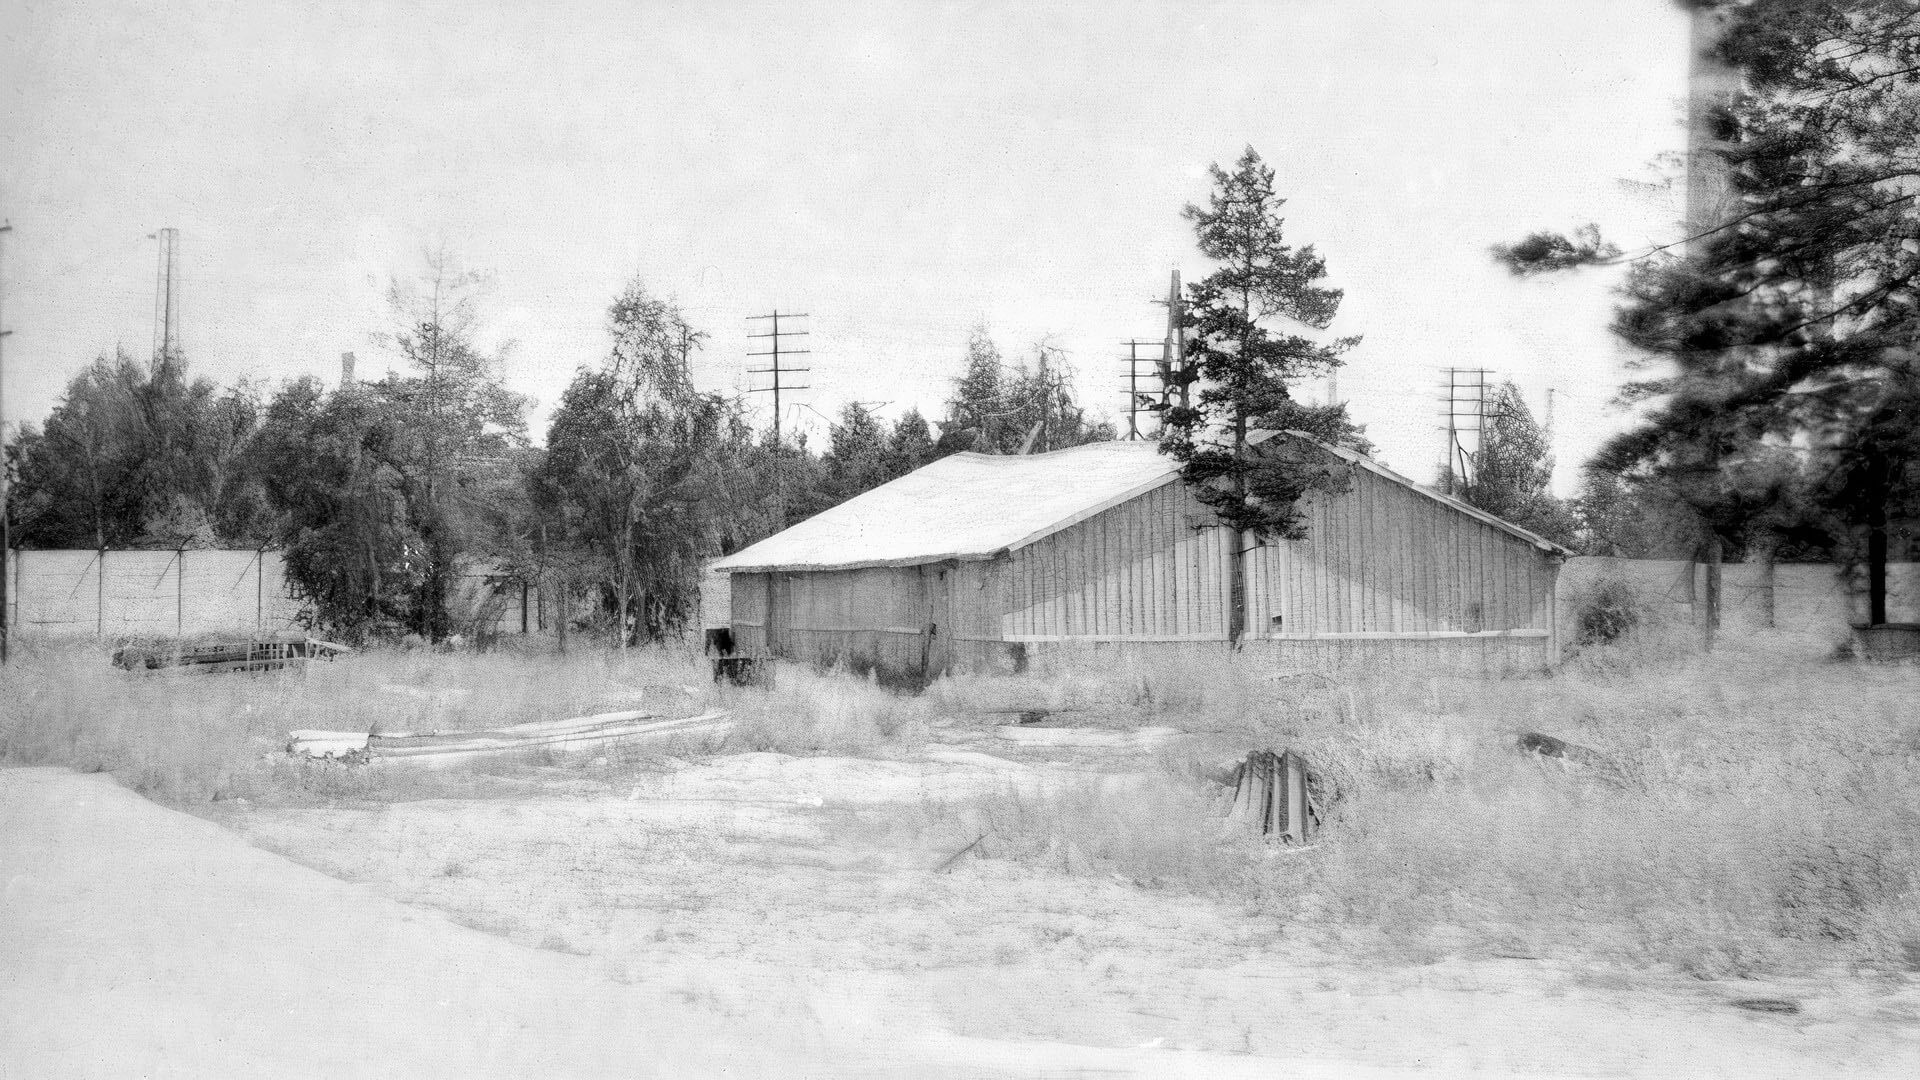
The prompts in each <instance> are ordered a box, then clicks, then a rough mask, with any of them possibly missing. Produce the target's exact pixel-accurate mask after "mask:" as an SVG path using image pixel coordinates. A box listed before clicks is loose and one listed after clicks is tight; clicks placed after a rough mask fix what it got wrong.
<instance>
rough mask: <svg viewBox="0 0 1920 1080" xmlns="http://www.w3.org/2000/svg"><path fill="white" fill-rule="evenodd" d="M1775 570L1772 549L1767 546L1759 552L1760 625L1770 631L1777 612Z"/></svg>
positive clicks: (1776, 578) (1776, 579) (1770, 546)
mask: <svg viewBox="0 0 1920 1080" xmlns="http://www.w3.org/2000/svg"><path fill="white" fill-rule="evenodd" d="M1777 573H1778V571H1777V569H1776V567H1775V564H1774V558H1773V547H1772V545H1768V546H1767V547H1765V548H1763V549H1761V551H1760V623H1761V625H1762V626H1765V627H1766V628H1767V629H1769V630H1772V629H1773V628H1774V626H1775V622H1774V620H1775V618H1776V614H1777V610H1778V605H1777V598H1776V596H1775V594H1774V589H1775V588H1776V586H1777V584H1778V577H1777Z"/></svg>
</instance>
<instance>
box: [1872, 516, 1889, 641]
mask: <svg viewBox="0 0 1920 1080" xmlns="http://www.w3.org/2000/svg"><path fill="white" fill-rule="evenodd" d="M1886 621H1887V504H1886V501H1885V500H1884V499H1882V498H1880V497H1879V495H1878V494H1877V493H1876V494H1875V496H1874V497H1873V501H1872V503H1871V504H1870V505H1869V507H1868V509H1867V625H1869V626H1879V625H1881V624H1882V623H1885V622H1886Z"/></svg>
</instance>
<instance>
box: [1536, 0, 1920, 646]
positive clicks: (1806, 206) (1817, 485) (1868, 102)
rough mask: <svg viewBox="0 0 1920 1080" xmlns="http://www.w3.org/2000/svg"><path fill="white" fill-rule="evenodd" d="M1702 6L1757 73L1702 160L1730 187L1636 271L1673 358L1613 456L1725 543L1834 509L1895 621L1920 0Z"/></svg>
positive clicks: (1919, 487) (1630, 301) (1652, 359)
mask: <svg viewBox="0 0 1920 1080" xmlns="http://www.w3.org/2000/svg"><path fill="white" fill-rule="evenodd" d="M1688 6H1690V7H1694V8H1705V9H1708V10H1707V11H1706V12H1704V13H1696V18H1697V19H1700V18H1704V19H1710V20H1713V21H1715V22H1717V26H1718V44H1717V45H1716V46H1715V55H1714V57H1713V58H1712V59H1714V60H1716V61H1717V62H1718V63H1720V64H1723V65H1725V66H1726V67H1727V68H1729V69H1731V70H1733V71H1736V72H1738V73H1739V74H1740V75H1741V77H1742V80H1743V83H1744V86H1743V89H1741V90H1740V91H1739V92H1738V93H1736V94H1733V95H1732V96H1731V97H1729V98H1728V99H1727V100H1725V101H1722V102H1719V103H1717V105H1716V106H1715V107H1714V108H1713V109H1711V110H1709V111H1710V113H1711V115H1709V116H1708V117H1707V121H1708V122H1709V123H1710V124H1711V126H1712V127H1713V129H1714V131H1713V134H1714V135H1715V136H1716V138H1714V139H1712V140H1710V141H1705V142H1703V144H1702V145H1701V146H1699V147H1698V148H1697V152H1696V154H1695V158H1694V160H1693V162H1692V166H1691V167H1692V170H1693V173H1694V175H1695V176H1696V177H1698V176H1699V175H1701V174H1702V173H1703V171H1704V170H1706V169H1709V168H1710V169H1712V170H1713V171H1714V172H1715V174H1716V175H1719V176H1723V177H1724V179H1725V182H1726V184H1727V185H1728V186H1729V188H1730V198H1728V199H1727V200H1725V202H1726V203H1727V205H1726V206H1725V207H1724V209H1721V208H1719V207H1716V208H1715V210H1714V212H1713V213H1712V214H1703V213H1696V214H1694V215H1693V218H1694V220H1693V221H1692V222H1691V223H1690V224H1691V225H1692V227H1693V229H1692V232H1691V233H1690V234H1689V235H1688V236H1687V237H1686V239H1685V241H1684V251H1683V252H1682V253H1680V254H1675V253H1673V252H1672V251H1671V249H1660V250H1657V251H1655V252H1654V253H1652V254H1650V255H1647V256H1644V257H1642V258H1640V259H1638V260H1636V262H1635V264H1634V266H1633V268H1632V270H1631V271H1630V275H1629V279H1628V283H1627V287H1626V294H1627V300H1626V303H1625V304H1624V306H1623V307H1622V308H1621V310H1620V311H1619V313H1618V315H1617V317H1616V319H1615V322H1614V329H1615V331H1616V333H1618V334H1619V335H1620V336H1621V337H1622V338H1623V339H1624V340H1626V341H1627V342H1628V343H1629V344H1631V345H1633V346H1635V347H1636V348H1637V349H1639V350H1641V351H1642V354H1643V355H1644V356H1645V357H1646V362H1647V364H1648V365H1649V366H1650V367H1651V368H1652V369H1653V371H1652V377H1650V378H1647V379H1644V380H1642V381H1640V382H1638V383H1636V384H1634V385H1631V386H1629V387H1628V388H1627V391H1626V395H1625V396H1626V397H1627V398H1629V399H1630V400H1635V401H1641V402H1646V403H1648V404H1649V405H1650V406H1651V407H1650V408H1649V409H1648V410H1647V411H1646V413H1645V414H1644V419H1643V421H1642V422H1641V423H1640V424H1639V425H1637V426H1636V427H1635V428H1634V429H1633V430H1631V431H1629V432H1627V433H1625V434H1623V435H1621V436H1619V437H1618V438H1615V439H1613V440H1611V441H1610V442H1609V443H1608V444H1607V445H1606V446H1604V447H1603V448H1602V450H1601V452H1600V453H1599V454H1598V455H1597V456H1596V458H1595V465H1596V466H1597V467H1599V468H1600V469H1602V470H1603V471H1606V472H1612V473H1624V474H1627V475H1630V476H1635V477H1640V478H1645V479H1649V480H1655V481H1658V483H1659V485H1660V487H1661V488H1662V489H1663V490H1666V491H1670V492H1672V493H1674V495H1675V497H1677V498H1679V499H1680V500H1682V501H1683V502H1684V503H1686V504H1687V505H1689V506H1690V507H1692V508H1693V510H1694V511H1695V515H1696V518H1697V520H1698V521H1699V522H1700V523H1701V525H1700V527H1701V530H1702V534H1703V535H1704V537H1705V538H1706V540H1707V542H1708V544H1709V546H1710V547H1711V549H1712V551H1713V552H1715V553H1717V552H1718V551H1719V550H1720V549H1721V548H1722V546H1723V545H1724V546H1729V547H1731V546H1738V545H1740V544H1742V543H1746V542H1749V541H1750V540H1751V539H1752V538H1753V534H1754V533H1755V531H1756V530H1762V531H1771V532H1774V533H1778V532H1779V531H1780V530H1781V529H1782V528H1801V529H1806V528H1817V527H1818V526H1817V525H1816V523H1815V520H1814V519H1815V518H1817V517H1818V516H1819V515H1820V514H1822V513H1824V514H1825V515H1828V516H1830V518H1831V519H1832V520H1833V521H1835V522H1837V523H1838V529H1839V532H1840V534H1841V537H1840V539H1841V541H1842V543H1843V545H1845V546H1848V547H1850V548H1851V549H1852V551H1853V553H1854V554H1856V555H1860V556H1863V557H1864V558H1865V560H1866V561H1867V562H1868V564H1869V567H1870V577H1871V578H1872V580H1873V584H1872V586H1871V587H1870V592H1871V594H1872V600H1871V601H1870V602H1871V604H1872V607H1873V610H1872V612H1871V614H1870V617H1871V618H1875V619H1880V618H1884V596H1885V578H1884V565H1885V562H1886V557H1887V548H1888V542H1887V537H1888V532H1889V524H1890V521H1891V519H1892V518H1894V517H1895V516H1896V515H1898V514H1901V513H1914V512H1915V511H1916V510H1917V509H1920V435H1916V432H1917V431H1920V367H1917V366H1916V360H1915V356H1916V351H1915V342H1916V341H1917V340H1920V240H1917V239H1916V238H1920V203H1916V198H1917V197H1920V189H1917V188H1916V185H1915V178H1916V177H1920V76H1916V74H1915V73H1916V71H1920V8H1916V7H1915V5H1914V4H1913V3H1911V2H1910V0H1744V2H1730V0H1728V2H1715V0H1705V2H1703V0H1693V2H1691V3H1689V4H1688ZM1535 246H1536V247H1539V245H1535ZM1569 246H1571V247H1577V246H1578V245H1569ZM1549 248H1554V246H1553V245H1548V246H1547V247H1541V248H1540V250H1548V249H1549ZM1555 250H1558V248H1555ZM1589 254H1590V255H1591V256H1592V257H1603V256H1604V253H1603V252H1594V253H1589ZM1509 261H1510V262H1511V260H1509ZM1563 261H1565V260H1563ZM1571 261H1573V262H1581V261H1591V260H1590V259H1582V258H1578V257H1576V258H1573V259H1572V260H1571ZM1783 452H1784V453H1786V454H1788V455H1790V456H1791V460H1789V459H1787V458H1783V457H1782V456H1781V455H1782V454H1783ZM1796 506H1797V507H1798V508H1799V510H1800V511H1801V516H1802V518H1803V520H1802V522H1801V523H1800V524H1799V525H1798V526H1795V525H1792V524H1791V523H1785V522H1783V520H1782V515H1783V514H1786V513H1788V512H1789V511H1790V510H1791V509H1792V508H1794V507H1796Z"/></svg>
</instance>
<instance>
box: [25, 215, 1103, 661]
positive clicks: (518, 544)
mask: <svg viewBox="0 0 1920 1080" xmlns="http://www.w3.org/2000/svg"><path fill="white" fill-rule="evenodd" d="M486 286H487V280H486V278H485V277H484V276H482V275H479V274H475V273H472V272H468V271H465V270H462V269H461V268H460V267H459V266H458V265H457V263H456V262H455V260H454V259H452V258H451V257H450V256H448V255H447V254H446V253H444V252H430V253H429V254H428V256H427V258H426V262H425V267H424V271H423V272H422V274H421V275H420V276H419V277H418V279H417V280H415V281H411V282H403V283H398V284H396V285H395V286H394V287H393V288H392V290H391V291H390V292H389V295H388V297H387V300H388V305H389V308H390V310H391V312H392V321H393V327H392V328H391V329H390V330H389V331H388V332H387V333H385V334H384V335H379V337H380V343H381V344H382V345H383V346H384V347H385V348H386V349H387V351H388V352H390V353H391V354H392V355H393V356H394V357H395V358H396V359H397V360H399V361H401V364H400V370H398V371H395V372H389V373H388V374H386V375H385V376H383V377H380V378H376V379H367V380H359V381H354V382H351V383H346V384H342V385H337V386H334V387H331V388H329V387H327V386H325V385H324V384H323V383H322V382H321V381H320V380H319V379H315V378H312V377H306V378H300V379H295V380H292V381H290V382H287V383H285V384H284V385H281V386H278V387H273V388H270V387H267V386H264V385H262V384H260V383H257V382H252V381H243V382H241V383H239V384H238V385H235V386H230V387H220V386H217V385H215V384H214V383H213V382H212V381H211V380H209V379H206V378H196V377H193V376H192V375H191V374H190V372H189V367H188V363H187V361H186V360H185V359H184V358H182V357H179V356H169V357H166V358H164V359H163V361H162V362H160V363H157V364H150V363H148V362H146V361H145V360H136V359H134V358H133V357H131V356H129V355H127V354H126V353H125V352H124V351H116V352H115V353H114V354H112V355H110V356H103V357H101V358H99V359H97V360H96V361H94V363H93V364H91V365H90V366H88V367H87V368H86V369H85V370H84V371H82V372H81V373H80V374H78V375H77V376H75V377H74V378H73V379H72V380H71V381H70V382H69V384H68V386H67V388H66V393H65V394H64V396H63V397H62V399H61V400H60V402H59V403H58V405H57V406H56V407H55V408H54V409H53V411H52V412H51V414H50V415H49V416H48V417H47V418H46V419H45V421H44V422H42V423H40V424H27V425H23V426H22V427H21V429H20V431H19V433H18V435H17V436H16V437H15V438H14V439H12V440H11V441H10V442H9V443H8V445H7V447H6V454H7V463H8V467H9V468H10V469H11V470H12V475H13V476H14V478H15V481H14V483H13V485H12V486H11V488H10V490H9V492H8V500H9V512H10V513H11V515H12V522H13V528H14V534H13V535H14V540H15V543H16V544H17V546H20V547H25V548H92V549H109V548H113V549H117V548H208V547H230V548H252V547H274V548H278V549H280V550H281V551H282V552H283V553H284V556H285V564H286V567H287V575H288V578H289V581H290V583H291V584H292V585H293V586H294V588H295V589H296V590H297V591H298V592H299V593H300V594H301V595H302V597H303V598H304V599H306V600H307V601H308V602H309V603H310V604H311V605H312V610H313V613H314V618H315V621H316V624H317V625H318V626H321V627H324V628H326V629H327V630H328V631H329V632H330V633H336V634H339V635H341V636H343V637H346V638H348V639H352V640H362V639H365V638H368V637H381V636H399V635H405V634H413V635H418V636H419V637H421V638H424V639H427V640H434V641H437V640H442V639H445V638H447V637H450V636H452V635H455V634H468V633H473V632H475V631H477V630H478V631H484V628H485V627H486V626H487V625H489V624H490V623H491V622H492V620H493V618H494V616H495V614H496V612H497V608H498V606H499V604H500V603H501V602H503V601H502V600H501V598H499V597H496V596H495V590H493V589H492V588H490V587H488V586H487V585H486V584H485V583H484V582H485V579H486V577H489V576H490V577H492V578H493V579H494V580H495V581H497V582H508V581H526V582H538V583H540V585H541V586H542V588H543V589H544V590H546V591H547V593H548V595H565V596H567V597H569V598H570V601H569V608H570V610H572V611H573V612H574V615H573V617H572V618H571V619H562V620H561V628H562V629H563V631H564V629H565V628H566V627H568V626H571V627H572V628H574V629H577V630H591V631H594V632H597V633H601V634H610V635H612V636H613V637H614V638H615V640H619V641H624V642H637V641H641V640H647V639H658V638H662V637H666V636H669V635H673V634H676V633H678V632H680V631H681V630H682V629H684V627H685V626H686V625H687V623H688V622H689V620H691V619H692V618H693V617H694V615H695V612H696V605H697V603H698V598H699V574H700V570H701V567H702V566H703V564H705V563H706V562H707V561H709V560H711V559H713V558H715V557H717V556H720V555H724V554H727V553H730V552H732V551H736V550H738V549H740V548H742V547H744V546H746V545H747V544H750V543H752V542H754V541H756V540H758V539H761V538H763V537H765V536H768V535H770V534H772V533H773V532H776V531H778V530H779V529H780V528H782V527H784V526H785V525H787V524H791V523H793V522H796V521H799V520H802V519H804V518H806V517H810V516H812V515H813V514H817V513H819V512H821V511H822V510H825V509H828V508H829V507H832V506H835V505H837V504H839V503H841V502H844V501H846V500H847V499H850V498H853V497H854V496H856V495H858V494H860V493H862V492H864V491H867V490H869V489H871V488H873V487H876V486H878V485H880V484H883V483H886V482H887V481H889V480H891V479H893V478H895V477H898V476H901V475H904V474H906V473H908V472H911V471H912V470H914V469H917V468H919V467H921V466H922V465H925V464H928V463H929V462H931V461H933V460H935V459H937V458H940V457H943V456H945V455H947V454H951V453H955V452H959V451H972V452H979V453H1018V452H1023V451H1031V450H1044V449H1058V448H1061V447H1066V446H1072V445H1076V444H1079V443H1084V442H1088V441H1094V440H1101V439H1108V438H1112V437H1113V430H1112V427H1111V425H1109V424H1106V423H1104V422H1102V421H1099V420H1096V419H1094V418H1092V417H1090V416H1089V415H1088V414H1087V412H1086V410H1085V408H1084V407H1083V406H1082V405H1081V404H1080V402H1079V400H1078V398H1077V395H1076V393H1075V391H1074V387H1073V383H1072V379H1071V377H1070V375H1069V373H1068V367H1067V365H1066V363H1065V357H1064V356H1063V355H1062V354H1061V352H1060V350H1059V349H1058V348H1057V347H1056V346H1054V345H1053V344H1052V343H1051V342H1048V341H1042V342H1040V343H1038V344H1036V345H1035V346H1034V347H1033V350H1032V352H1031V354H1030V355H1029V356H1027V357H1024V358H1021V359H1018V360H1009V359H1008V358H1007V357H1006V356H1005V355H1003V353H1002V351H1001V349H1000V347H999V346H998V344H996V343H995V342H994V341H993V339H992V338H991V337H990V336H989V335H988V334H987V333H986V331H985V330H977V331H975V332H974V333H973V335H972V336H971V338H970V340H969V341H968V343H967V351H966V361H965V365H964V369H963V370H962V371H961V372H960V373H958V374H957V375H956V376H955V377H954V378H953V379H952V381H951V387H950V394H949V398H948V401H947V402H946V408H945V412H944V413H943V415H941V416H940V418H939V419H938V420H935V421H929V420H928V419H927V418H926V417H925V416H923V415H922V414H921V413H920V412H919V410H917V409H909V410H907V411H906V412H905V413H903V414H902V415H900V416H899V417H898V418H897V419H895V420H893V421H892V422H891V423H889V422H888V421H887V420H885V419H884V418H882V417H881V416H880V415H878V413H877V412H876V410H875V408H874V407H873V406H870V405H867V404H863V403H858V402H855V403H849V404H847V405H846V406H845V407H843V408H842V410H841V411H840V414H839V416H838V417H837V418H836V419H834V420H833V421H832V422H831V423H830V424H829V428H828V436H827V439H826V443H825V445H824V446H821V447H818V448H815V447H812V446H809V445H808V441H807V439H806V438H805V436H804V435H803V436H800V437H798V438H789V439H787V440H784V441H783V442H781V443H776V442H775V441H774V439H773V436H772V434H771V432H770V431H768V430H766V429H764V428H762V427H759V426H756V425H755V424H754V423H753V422H752V420H751V417H750V413H749V411H748V409H747V408H746V406H745V404H744V402H743V401H741V400H740V399H739V398H738V397H736V396H733V395H729V394H723V393H715V392H711V391H705V390H701V389H699V388H698V387H696V386H695V385H694V383H693V380H692V377H691V374H690V371H691V366H692V361H693V358H694V357H695V355H696V354H697V353H698V352H699V351H700V349H701V348H702V347H703V345H704V342H705V340H706V334H705V333H704V332H703V331H701V330H699V329H698V328H696V327H694V326H693V325H691V324H690V323H689V321H688V320H687V318H686V317H685V314H684V313H683V312H682V311H681V310H680V309H679V308H678V307H677V306H676V305H675V304H673V303H672V302H670V301H668V300H666V299H664V298H662V297H659V296H656V295H654V294H653V293H651V292H650V291H649V290H648V288H647V287H646V285H645V283H644V282H643V281H641V280H639V279H635V280H634V281H632V282H631V283H629V284H628V285H627V286H626V288H625V289H623V290H622V292H621V293H620V295H618V296H617V297H615V298H614V299H613V300H612V302H611V303H610V304H609V305H608V309H607V315H606V335H607V347H606V352H605V354H604V355H603V356H602V357H601V358H600V359H599V360H597V361H595V362H591V363H586V364H582V365H580V367H579V368H578V369H577V370H576V372H575V374H574V377H573V379H572V380H571V382H570V383H569V384H568V386H567V388H566V390H565V391H564V392H563V393H562V394H561V397H560V400H559V402H558V404H557V407H556V408H555V409H554V411H553V414H552V416H551V419H550V422H549V424H548V427H547V431H546V439H545V442H544V445H540V446H536V445H534V443H533V441H532V439H530V437H529V433H528V430H527V416H528V413H529V412H530V410H531V407H532V402H531V400H530V399H528V398H526V397H524V396H522V395H520V394H517V393H515V392H513V391H512V390H510V389H508V388H507V386H506V385H505V383H504V381H503V368H504V364H505V361H506V359H507V355H508V350H507V349H504V348H502V349H494V350H491V351H489V350H488V349H486V348H484V347H483V346H482V344H481V336H482V335H481V333H480V332H481V330H482V316H483V312H482V310H481V308H482V301H483V298H484V294H485V290H486Z"/></svg>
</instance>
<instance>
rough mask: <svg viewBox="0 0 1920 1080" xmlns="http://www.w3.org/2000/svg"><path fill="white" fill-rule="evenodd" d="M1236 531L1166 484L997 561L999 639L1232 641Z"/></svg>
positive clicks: (1178, 486)
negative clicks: (1231, 544)
mask: <svg viewBox="0 0 1920 1080" xmlns="http://www.w3.org/2000/svg"><path fill="white" fill-rule="evenodd" d="M1196 526H1198V527H1196ZM1228 536H1229V534H1228V532H1227V530H1225V529H1223V528H1220V527H1219V526H1218V525H1217V524H1214V518H1213V515H1212V514H1211V513H1210V512H1209V511H1207V510H1206V508H1204V507H1202V506H1201V505H1200V504H1199V502H1197V501H1196V500H1195V499H1194V498H1193V496H1191V495H1189V494H1188V493H1187V491H1186V488H1185V487H1184V486H1183V485H1181V484H1180V483H1178V482H1172V483H1168V484H1164V485H1162V486H1160V487H1158V488H1155V489H1153V490H1152V491H1150V492H1148V493H1146V494H1145V495H1142V496H1140V497H1139V498H1136V499H1133V500H1132V501H1130V502H1126V503H1123V504H1121V505H1119V506H1116V507H1114V508H1112V509H1110V510H1107V511H1105V512H1103V513H1100V514H1097V515H1095V516H1093V517H1091V518H1088V519H1087V520H1086V521H1083V522H1080V523H1079V524H1077V525H1074V526H1072V527H1070V528H1066V529H1062V530H1061V531H1059V532H1057V533H1054V534H1053V535H1051V536H1047V537H1043V538H1042V539H1040V540H1038V541H1036V542H1034V543H1032V544H1029V545H1028V546H1026V547H1024V548H1021V549H1020V550H1018V551H1015V552H1013V553H1011V554H1010V555H1009V556H1008V557H1007V558H1006V559H1005V560H1000V561H997V562H998V565H999V569H998V570H997V571H996V572H997V573H998V574H1000V575H1001V577H1002V580H1003V583H1002V585H1001V587H1000V588H1001V593H1002V596H1003V597H1004V600H1003V603H1004V607H1003V608H1002V609H1001V610H1002V611H1003V613H1004V614H1002V615H1001V617H1000V618H999V619H998V623H999V625H998V628H997V630H998V636H1001V637H1003V638H1004V639H1005V640H1009V641H1022V640H1040V641H1045V640H1053V639H1058V638H1062V637H1071V638H1083V639H1092V640H1134V641H1140V640H1182V639H1184V640H1201V641H1223V640H1225V639H1226V636H1227V585H1228V577H1227V555H1228V548H1227V538H1228ZM980 628H981V629H985V625H984V620H983V621H982V624H981V627H980Z"/></svg>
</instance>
